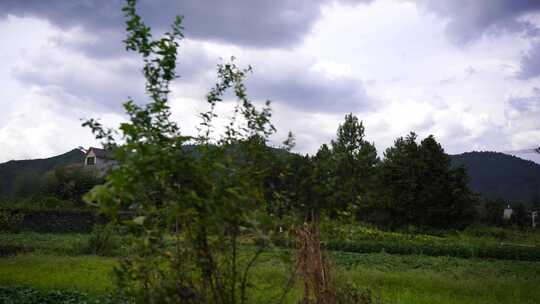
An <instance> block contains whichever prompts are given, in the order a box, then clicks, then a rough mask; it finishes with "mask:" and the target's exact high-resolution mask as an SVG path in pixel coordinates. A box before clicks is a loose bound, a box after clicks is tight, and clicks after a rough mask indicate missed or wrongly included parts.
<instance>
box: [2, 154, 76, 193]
mask: <svg viewBox="0 0 540 304" xmlns="http://www.w3.org/2000/svg"><path fill="white" fill-rule="evenodd" d="M83 159H84V153H83V152H82V151H80V150H78V149H73V150H71V151H69V152H67V153H64V154H61V155H57V156H54V157H50V158H43V159H29V160H12V161H8V162H6V163H2V164H0V197H8V198H9V197H13V196H14V195H16V194H17V195H24V194H25V192H28V191H30V190H31V189H35V187H36V186H37V185H35V184H36V183H37V182H38V181H39V179H40V178H41V177H42V176H43V175H44V174H45V173H46V172H47V171H50V170H52V169H54V168H56V167H58V166H63V165H67V164H73V163H82V162H83Z"/></svg>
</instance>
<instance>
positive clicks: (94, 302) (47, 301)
mask: <svg viewBox="0 0 540 304" xmlns="http://www.w3.org/2000/svg"><path fill="white" fill-rule="evenodd" d="M0 303H5V304H75V303H84V304H113V303H116V304H122V303H128V302H127V301H123V300H121V299H118V298H115V297H112V296H99V297H92V296H89V295H87V294H85V293H80V292H73V291H59V290H53V291H40V290H37V289H34V288H30V287H0Z"/></svg>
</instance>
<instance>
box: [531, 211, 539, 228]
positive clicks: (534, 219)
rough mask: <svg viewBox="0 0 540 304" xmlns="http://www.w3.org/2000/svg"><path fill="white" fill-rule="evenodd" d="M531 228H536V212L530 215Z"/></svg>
mask: <svg viewBox="0 0 540 304" xmlns="http://www.w3.org/2000/svg"><path fill="white" fill-rule="evenodd" d="M531 215H532V216H531V217H532V227H533V228H536V218H537V217H538V211H533V212H532V214H531Z"/></svg>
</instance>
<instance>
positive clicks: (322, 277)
mask: <svg viewBox="0 0 540 304" xmlns="http://www.w3.org/2000/svg"><path fill="white" fill-rule="evenodd" d="M295 234H296V242H297V251H296V271H297V274H298V276H299V277H300V278H301V279H302V281H303V282H304V297H303V299H302V302H301V303H302V304H334V303H335V292H334V290H333V286H332V282H331V274H330V267H329V264H328V259H327V257H326V254H325V252H324V249H323V248H322V245H321V238H320V233H319V229H318V223H317V222H311V223H304V225H303V227H301V228H297V229H296V230H295Z"/></svg>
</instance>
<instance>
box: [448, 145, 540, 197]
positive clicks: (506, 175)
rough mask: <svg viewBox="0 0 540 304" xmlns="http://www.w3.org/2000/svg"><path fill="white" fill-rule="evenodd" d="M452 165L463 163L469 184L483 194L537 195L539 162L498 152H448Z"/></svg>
mask: <svg viewBox="0 0 540 304" xmlns="http://www.w3.org/2000/svg"><path fill="white" fill-rule="evenodd" d="M450 158H451V160H452V164H453V165H454V166H461V165H462V166H464V167H465V169H466V170H467V173H468V175H469V179H470V181H469V185H470V187H471V188H472V189H473V190H474V191H476V192H478V193H480V194H481V195H482V196H484V197H486V198H503V199H505V200H506V201H509V202H516V201H522V202H525V203H528V202H530V201H531V200H532V199H533V198H534V197H535V196H537V197H538V196H540V164H538V163H535V162H533V161H530V160H524V159H521V158H519V157H516V156H513V155H508V154H504V153H499V152H468V153H463V154H459V155H451V156H450Z"/></svg>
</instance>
